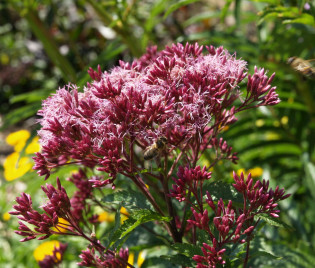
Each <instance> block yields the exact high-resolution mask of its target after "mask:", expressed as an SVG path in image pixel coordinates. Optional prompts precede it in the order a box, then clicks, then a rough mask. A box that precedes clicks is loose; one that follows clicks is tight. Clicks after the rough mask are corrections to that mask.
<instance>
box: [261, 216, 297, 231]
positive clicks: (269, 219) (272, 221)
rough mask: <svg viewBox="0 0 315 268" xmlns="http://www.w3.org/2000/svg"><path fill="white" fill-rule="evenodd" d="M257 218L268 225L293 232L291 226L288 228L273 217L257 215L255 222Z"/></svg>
mask: <svg viewBox="0 0 315 268" xmlns="http://www.w3.org/2000/svg"><path fill="white" fill-rule="evenodd" d="M258 218H261V219H262V220H264V221H265V222H266V223H267V224H269V225H272V226H276V227H282V228H286V229H289V230H293V228H292V227H291V226H289V225H288V224H286V223H284V222H282V221H281V220H279V219H278V218H274V217H271V216H268V215H266V214H259V215H257V216H255V219H256V220H257V219H258Z"/></svg>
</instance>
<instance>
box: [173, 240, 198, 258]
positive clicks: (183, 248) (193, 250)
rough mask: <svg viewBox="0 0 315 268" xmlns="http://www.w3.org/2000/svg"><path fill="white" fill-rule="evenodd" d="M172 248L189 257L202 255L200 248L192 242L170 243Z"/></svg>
mask: <svg viewBox="0 0 315 268" xmlns="http://www.w3.org/2000/svg"><path fill="white" fill-rule="evenodd" d="M172 249H174V250H176V251H178V252H179V253H181V254H183V255H185V256H187V257H190V258H192V257H193V256H194V255H201V256H202V255H203V253H202V250H201V248H200V247H199V246H195V245H193V244H186V243H175V244H174V245H172Z"/></svg>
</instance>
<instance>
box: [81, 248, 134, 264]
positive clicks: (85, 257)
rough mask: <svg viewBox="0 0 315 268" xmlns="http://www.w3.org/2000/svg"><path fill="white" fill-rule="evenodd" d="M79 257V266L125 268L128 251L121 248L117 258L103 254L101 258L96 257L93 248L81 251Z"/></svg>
mask: <svg viewBox="0 0 315 268" xmlns="http://www.w3.org/2000/svg"><path fill="white" fill-rule="evenodd" d="M79 257H80V258H81V259H82V261H81V262H79V263H78V265H79V266H85V267H100V268H101V267H113V268H125V267H126V263H127V261H128V257H129V250H128V249H123V248H121V249H120V251H119V254H117V256H115V255H111V254H109V253H105V254H104V256H103V257H99V256H97V255H96V253H95V249H94V248H91V249H90V248H88V249H87V250H83V251H82V253H81V254H80V256H79Z"/></svg>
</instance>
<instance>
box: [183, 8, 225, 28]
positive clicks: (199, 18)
mask: <svg viewBox="0 0 315 268" xmlns="http://www.w3.org/2000/svg"><path fill="white" fill-rule="evenodd" d="M220 14H221V12H220V11H208V12H203V13H199V14H197V15H195V16H192V17H190V18H189V19H188V20H186V21H185V22H184V24H183V25H184V27H188V26H190V25H192V24H195V23H197V22H200V21H203V20H206V19H211V18H218V17H220Z"/></svg>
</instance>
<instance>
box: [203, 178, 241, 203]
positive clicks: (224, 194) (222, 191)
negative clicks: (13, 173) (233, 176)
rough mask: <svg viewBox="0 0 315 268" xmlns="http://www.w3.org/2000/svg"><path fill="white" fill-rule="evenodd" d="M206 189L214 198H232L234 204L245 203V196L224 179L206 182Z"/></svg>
mask: <svg viewBox="0 0 315 268" xmlns="http://www.w3.org/2000/svg"><path fill="white" fill-rule="evenodd" d="M203 189H204V191H208V192H209V194H210V195H211V197H212V198H213V200H214V201H215V200H219V199H220V198H222V199H223V200H232V201H233V204H234V202H236V203H240V204H242V203H243V197H242V195H240V194H239V193H238V192H237V191H236V190H235V188H234V187H233V186H232V185H231V183H226V182H223V181H217V182H212V183H210V184H205V185H204V187H203Z"/></svg>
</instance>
